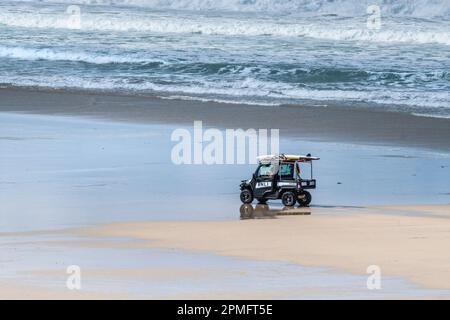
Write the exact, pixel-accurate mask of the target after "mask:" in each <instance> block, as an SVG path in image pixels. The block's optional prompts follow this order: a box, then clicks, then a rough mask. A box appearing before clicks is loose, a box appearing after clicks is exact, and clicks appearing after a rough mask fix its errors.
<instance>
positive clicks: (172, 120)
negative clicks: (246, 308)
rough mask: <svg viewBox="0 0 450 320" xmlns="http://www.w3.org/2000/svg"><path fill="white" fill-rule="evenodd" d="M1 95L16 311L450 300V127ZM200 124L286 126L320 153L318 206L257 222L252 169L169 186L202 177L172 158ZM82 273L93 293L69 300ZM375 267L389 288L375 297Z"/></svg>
mask: <svg viewBox="0 0 450 320" xmlns="http://www.w3.org/2000/svg"><path fill="white" fill-rule="evenodd" d="M0 92H1V95H2V100H1V101H0V110H1V112H0V119H1V121H2V122H3V123H2V124H3V125H2V128H1V129H0V146H1V148H2V154H1V157H0V161H1V162H0V164H1V166H0V168H1V169H2V178H1V180H0V189H1V191H2V193H1V200H2V203H3V205H2V217H5V218H4V219H2V221H0V246H1V248H2V251H3V254H2V258H1V259H0V264H1V267H2V269H1V270H2V277H1V280H0V282H1V284H2V285H1V288H2V289H1V290H0V297H1V298H3V299H13V298H18V297H21V298H27V299H53V298H57V299H130V298H136V299H146V298H156V299H160V298H164V299H166V298H167V299H184V298H192V299H204V298H213V299H221V298H227V299H230V298H233V299H248V298H253V299H254V298H259V299H309V298H313V299H314V298H319V299H335V298H349V299H351V298H355V297H361V298H364V299H381V298H388V299H418V298H438V299H448V298H449V297H450V292H449V289H450V282H449V279H450V274H449V270H450V268H449V266H450V256H449V254H448V250H447V247H448V246H447V244H448V243H449V240H450V239H449V235H450V233H449V230H450V225H449V221H450V207H449V205H448V203H449V201H448V193H449V192H450V186H449V185H448V179H447V178H446V175H447V174H448V168H449V167H450V160H449V157H448V150H449V145H448V141H447V138H446V137H447V136H449V131H450V126H449V125H448V124H449V121H450V120H449V119H439V118H427V117H417V116H413V115H408V114H402V113H392V112H387V111H382V110H380V111H373V110H371V111H369V110H364V109H358V110H354V109H352V108H351V107H343V108H333V109H329V108H324V107H314V109H312V108H311V107H300V106H299V107H294V106H290V107H287V106H286V107H284V106H283V107H279V108H277V110H278V111H279V112H281V113H283V114H287V115H288V116H286V117H279V118H276V120H273V119H272V120H270V123H269V118H270V117H269V116H267V118H266V117H265V116H264V112H258V114H259V116H253V115H254V114H255V109H254V108H256V107H255V106H245V105H239V106H236V105H227V104H217V103H199V102H180V101H177V100H161V99H158V98H155V97H140V96H126V95H110V94H102V93H92V92H85V93H81V92H64V91H55V92H53V91H41V90H26V89H1V91H0ZM258 108H261V107H258ZM262 108H263V109H262V110H266V109H264V107H262ZM181 109H183V111H184V113H183V114H182V113H181V112H179V111H180V110H181ZM267 112H268V114H269V113H270V112H272V111H270V110H267ZM237 114H239V115H240V116H239V117H238V116H236V115H237ZM226 115H228V116H226ZM198 118H200V119H203V121H204V122H205V123H206V124H207V125H208V126H211V127H213V126H218V128H226V127H227V126H231V127H243V128H248V127H251V126H254V127H274V126H275V125H276V126H279V127H281V128H282V130H281V138H282V144H281V146H282V147H283V148H285V149H286V150H288V151H290V150H293V151H295V150H297V149H300V148H302V149H305V148H306V149H307V151H310V152H313V153H314V154H320V156H322V158H323V160H321V163H320V166H318V170H319V171H318V174H319V177H320V180H319V181H320V188H319V189H318V190H317V192H315V193H314V197H315V198H314V202H313V206H312V207H311V208H306V209H300V208H297V209H294V210H288V211H286V210H283V208H282V207H281V206H280V205H279V204H278V203H275V202H274V203H270V204H269V206H268V207H267V206H256V207H254V206H253V207H252V208H251V210H250V211H248V208H247V209H245V210H243V208H242V207H240V206H241V204H240V202H239V197H238V190H237V183H238V182H239V181H240V180H241V179H243V178H245V177H246V176H247V175H248V174H249V172H251V170H252V168H253V167H252V166H247V165H246V166H236V167H235V166H212V167H208V168H192V170H194V171H192V174H194V172H195V174H194V175H195V177H196V178H195V179H185V180H183V183H182V184H180V185H179V186H174V185H173V183H170V181H167V179H166V177H167V176H175V177H184V176H185V175H186V174H187V173H186V171H185V170H186V167H183V166H181V167H178V166H174V165H173V164H171V163H170V161H169V160H168V156H167V155H168V154H170V147H171V142H170V139H169V137H170V132H171V131H172V130H174V129H175V128H178V127H186V128H189V126H191V124H192V121H193V120H195V119H198ZM298 122H301V123H302V125H301V126H299V125H297V123H298ZM417 128H420V130H417ZM99 132H101V134H99ZM154 150H158V152H157V153H155V151H154ZM349 158H351V159H352V161H351V162H348V164H346V162H347V160H348V159H349ZM380 163H381V166H380ZM424 164H427V165H426V166H425V167H422V166H423V165H424ZM418 168H423V170H422V169H420V170H419V169H418ZM355 172H356V173H357V174H355ZM368 173H371V174H368ZM187 176H189V174H188V175H187ZM211 177H220V178H219V182H220V183H217V184H211V183H210V181H212V180H211ZM360 177H364V179H360ZM430 177H431V178H432V179H433V184H432V185H431V184H427V186H426V187H425V188H424V187H423V181H426V180H427V179H429V178H430ZM214 179H218V178H214ZM208 181H209V183H207V182H208ZM174 192H175V193H177V194H178V200H179V201H178V202H171V203H170V205H167V204H168V203H167V202H166V200H165V199H167V197H168V195H170V194H172V193H174ZM19 199H28V201H21V200H19ZM396 201H397V202H396ZM398 202H401V203H400V204H399V203H398ZM36 217H38V218H36ZM72 264H75V265H80V266H81V267H82V270H83V283H84V289H83V290H81V291H79V292H74V291H70V290H67V288H66V287H65V286H66V279H67V273H66V268H67V266H68V265H72ZM371 265H375V266H379V267H380V270H381V273H382V279H383V282H382V283H383V287H382V290H368V289H367V287H366V281H367V277H368V276H369V275H368V274H367V272H366V271H367V268H368V266H371ZM294 279H295V280H294ZM258 283H263V285H261V286H260V285H256V284H258Z"/></svg>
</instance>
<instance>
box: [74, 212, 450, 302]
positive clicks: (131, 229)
mask: <svg viewBox="0 0 450 320" xmlns="http://www.w3.org/2000/svg"><path fill="white" fill-rule="evenodd" d="M409 210H410V209H409V208H408V207H402V206H392V207H389V208H383V207H378V208H366V209H346V210H344V211H345V212H346V213H347V214H342V210H338V211H336V210H333V209H323V211H325V213H326V215H314V214H313V215H311V216H301V217H298V216H283V217H279V218H277V219H270V220H249V221H217V222H216V221H214V222H213V221H211V222H136V223H118V224H110V225H105V226H99V227H94V228H88V229H82V230H79V231H76V232H75V233H76V234H79V233H81V234H84V235H89V236H101V237H127V238H135V239H140V240H145V241H146V245H147V246H149V247H158V248H168V249H169V248H170V249H183V250H198V251H206V252H210V253H214V254H218V255H226V256H236V257H243V258H248V259H257V260H269V261H284V262H291V263H296V264H299V265H303V266H314V267H317V266H321V267H329V268H333V269H335V270H340V271H345V272H351V273H354V274H365V273H366V269H367V267H368V266H370V265H378V266H379V267H380V268H381V270H382V273H383V274H384V275H386V276H394V277H403V278H407V279H409V280H411V281H413V282H414V283H416V284H418V285H421V286H423V287H426V288H437V289H450V252H449V251H448V244H449V243H450V205H447V206H436V207H434V206H423V207H420V206H415V207H414V211H421V212H423V213H425V214H433V213H437V214H438V215H440V216H439V217H438V216H431V217H430V216H428V217H426V216H425V217H423V216H422V217H416V216H407V215H404V212H405V211H406V212H407V211H409ZM397 211H399V212H400V213H401V214H403V215H397V214H396V212H397ZM449 298H450V296H449Z"/></svg>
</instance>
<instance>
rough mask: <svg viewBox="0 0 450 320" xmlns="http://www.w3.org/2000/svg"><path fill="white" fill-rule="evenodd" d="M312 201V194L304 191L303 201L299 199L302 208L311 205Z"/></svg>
mask: <svg viewBox="0 0 450 320" xmlns="http://www.w3.org/2000/svg"><path fill="white" fill-rule="evenodd" d="M311 200H312V196H311V193H309V192H308V191H303V198H302V199H298V203H299V204H300V205H301V206H302V207H307V206H309V204H310V203H311Z"/></svg>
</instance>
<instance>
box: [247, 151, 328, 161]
mask: <svg viewBox="0 0 450 320" xmlns="http://www.w3.org/2000/svg"><path fill="white" fill-rule="evenodd" d="M256 159H257V160H258V161H259V162H260V163H269V162H271V161H286V162H311V161H314V160H320V158H318V157H313V156H311V154H307V155H306V156H303V155H290V154H283V153H282V154H280V155H273V154H271V155H263V156H259V157H257V158H256Z"/></svg>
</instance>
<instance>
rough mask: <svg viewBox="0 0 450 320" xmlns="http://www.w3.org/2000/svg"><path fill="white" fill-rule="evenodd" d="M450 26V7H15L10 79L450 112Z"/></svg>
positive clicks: (128, 0)
mask: <svg viewBox="0 0 450 320" xmlns="http://www.w3.org/2000/svg"><path fill="white" fill-rule="evenodd" d="M73 4H76V5H77V6H76V7H73V6H72V7H71V6H70V5H73ZM369 4H379V5H380V8H381V27H380V29H379V30H376V29H371V28H368V26H367V20H368V18H369V15H368V14H367V7H368V5H369ZM78 13H79V14H78ZM449 19H450V3H449V2H448V1H445V0H441V1H431V0H416V1H411V0H401V1H381V0H378V1H377V0H374V1H370V2H369V1H351V0H340V1H338V0H335V1H320V0H316V1H313V0H292V1H281V0H253V1H244V0H240V1H239V0H232V1H220V0H212V1H187V0H165V1H162V0H141V1H139V0H115V1H112V0H102V1H100V0H97V1H88V0H84V1H63V0H60V1H49V0H44V1H37V0H35V1H33V0H30V1H10V0H8V1H2V2H1V3H0V83H1V84H3V85H4V86H11V85H12V86H43V87H51V88H84V89H92V90H113V91H124V92H132V93H136V92H137V93H145V94H156V95H159V96H163V97H182V98H184V99H198V100H216V101H226V102H233V103H238V102H245V103H253V104H269V105H272V104H273V105H278V104H293V103H306V104H311V105H314V104H328V105H335V104H336V102H342V101H344V102H346V103H352V104H357V105H360V106H366V107H383V108H389V109H392V110H399V111H406V112H413V113H417V114H421V115H428V116H444V117H448V116H450V73H449V71H448V66H449V65H450V20H449Z"/></svg>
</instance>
